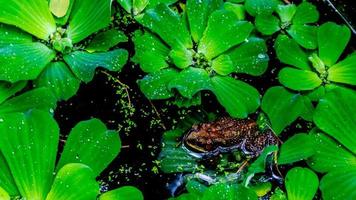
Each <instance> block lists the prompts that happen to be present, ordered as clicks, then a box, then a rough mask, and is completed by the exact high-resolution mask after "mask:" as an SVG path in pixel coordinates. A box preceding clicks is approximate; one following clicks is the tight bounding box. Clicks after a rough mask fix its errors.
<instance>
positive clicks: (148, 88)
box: [138, 69, 179, 100]
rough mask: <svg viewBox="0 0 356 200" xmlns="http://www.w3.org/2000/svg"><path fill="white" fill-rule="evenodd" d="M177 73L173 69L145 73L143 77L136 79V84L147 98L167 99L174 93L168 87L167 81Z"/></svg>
mask: <svg viewBox="0 0 356 200" xmlns="http://www.w3.org/2000/svg"><path fill="white" fill-rule="evenodd" d="M178 74H179V73H178V72H177V71H176V70H174V69H164V70H161V71H157V72H154V73H150V74H147V75H146V76H145V77H144V78H143V79H141V80H138V84H139V86H140V89H141V91H142V92H143V94H145V96H146V97H147V98H148V99H152V100H155V99H168V98H170V97H172V96H173V95H174V93H173V92H172V91H171V90H170V89H168V83H169V82H170V81H171V80H172V79H173V78H175V77H176V76H177V75H178Z"/></svg>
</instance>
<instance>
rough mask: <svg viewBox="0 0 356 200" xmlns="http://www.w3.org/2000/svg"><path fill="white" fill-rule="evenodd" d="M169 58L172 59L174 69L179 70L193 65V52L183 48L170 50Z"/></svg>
mask: <svg viewBox="0 0 356 200" xmlns="http://www.w3.org/2000/svg"><path fill="white" fill-rule="evenodd" d="M169 57H170V58H171V59H172V61H173V63H174V64H175V65H176V67H178V68H180V69H184V68H187V67H189V66H191V65H193V51H191V50H189V49H186V48H185V47H180V48H174V49H172V51H171V52H170V53H169Z"/></svg>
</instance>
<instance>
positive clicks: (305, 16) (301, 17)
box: [293, 1, 319, 24]
mask: <svg viewBox="0 0 356 200" xmlns="http://www.w3.org/2000/svg"><path fill="white" fill-rule="evenodd" d="M318 20H319V12H318V10H317V8H316V6H314V5H313V4H311V3H309V2H306V1H305V2H302V3H301V4H299V5H298V7H297V11H296V12H295V15H294V18H293V24H308V23H315V22H317V21H318Z"/></svg>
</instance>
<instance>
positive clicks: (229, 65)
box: [211, 54, 235, 76]
mask: <svg viewBox="0 0 356 200" xmlns="http://www.w3.org/2000/svg"><path fill="white" fill-rule="evenodd" d="M211 68H212V69H213V70H214V71H215V72H216V73H218V74H220V75H222V76H226V75H229V74H231V73H232V72H233V71H234V70H235V67H234V63H233V62H232V60H231V58H230V56H228V55H226V54H223V55H220V56H219V57H217V58H215V59H214V60H213V62H212V65H211Z"/></svg>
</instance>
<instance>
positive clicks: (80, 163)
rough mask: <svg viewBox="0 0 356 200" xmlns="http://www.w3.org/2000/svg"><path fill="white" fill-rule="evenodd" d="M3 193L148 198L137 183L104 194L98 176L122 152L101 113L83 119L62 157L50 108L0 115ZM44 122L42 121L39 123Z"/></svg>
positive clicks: (56, 198)
mask: <svg viewBox="0 0 356 200" xmlns="http://www.w3.org/2000/svg"><path fill="white" fill-rule="evenodd" d="M0 119H1V121H0V132H1V134H2V138H6V140H4V139H2V140H0V166H1V168H0V188H1V189H0V196H1V195H2V196H3V197H4V198H2V199H4V200H7V199H10V196H11V198H14V197H22V198H25V199H29V200H30V199H34V200H41V199H47V200H50V199H54V200H59V199H63V200H64V199H65V200H70V199H75V200H78V199H82V200H90V199H92V200H95V199H97V197H98V198H99V199H101V200H109V199H130V200H131V199H137V200H139V199H143V197H142V194H141V193H140V191H139V190H137V189H136V188H134V187H130V186H127V187H123V188H118V189H116V190H113V191H109V192H107V193H104V194H102V195H100V196H99V191H100V187H99V184H98V183H97V182H96V180H95V179H96V177H97V176H99V174H100V173H101V172H102V171H103V170H104V169H105V168H106V167H107V166H108V165H109V164H110V162H111V161H112V160H113V159H114V158H115V157H116V156H117V155H118V154H119V152H120V148H121V142H120V138H119V136H118V134H117V133H116V132H115V131H111V130H107V128H106V126H105V125H104V124H103V123H102V122H101V121H100V120H98V119H91V120H88V121H83V122H80V123H78V124H77V125H76V126H75V127H74V128H73V129H72V131H71V133H70V134H69V136H68V139H67V140H66V143H65V145H64V149H63V152H62V153H61V156H60V158H59V159H58V160H59V161H58V163H57V164H56V159H57V158H56V157H57V151H58V145H59V127H58V124H57V122H56V121H55V120H54V119H53V117H52V116H51V115H50V114H49V113H48V112H45V111H39V110H31V111H27V112H25V113H10V114H1V115H0ZM39 122H40V123H39Z"/></svg>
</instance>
